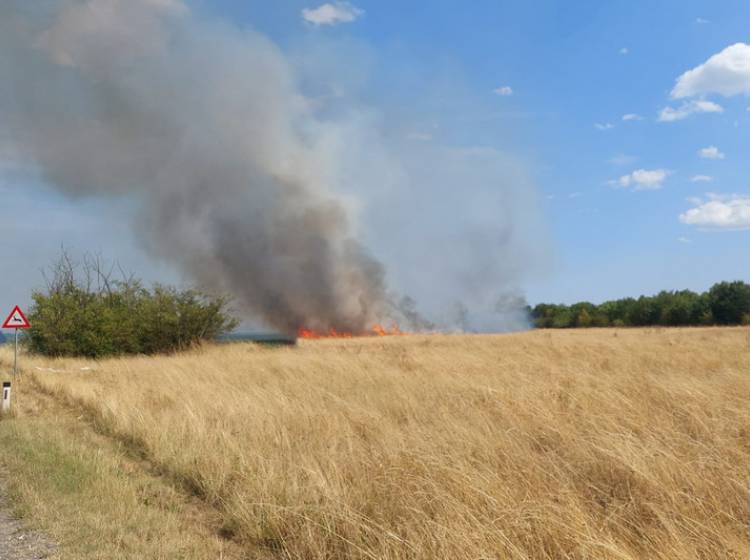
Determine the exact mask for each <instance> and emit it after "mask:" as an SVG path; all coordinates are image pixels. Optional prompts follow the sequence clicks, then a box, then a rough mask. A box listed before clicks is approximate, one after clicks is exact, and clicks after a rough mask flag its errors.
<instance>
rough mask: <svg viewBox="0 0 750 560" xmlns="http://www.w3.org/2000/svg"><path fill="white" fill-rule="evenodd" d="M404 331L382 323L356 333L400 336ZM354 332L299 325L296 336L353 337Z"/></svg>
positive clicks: (314, 337)
mask: <svg viewBox="0 0 750 560" xmlns="http://www.w3.org/2000/svg"><path fill="white" fill-rule="evenodd" d="M404 334H405V333H404V332H402V331H401V329H399V328H398V325H397V324H396V323H393V324H392V325H391V327H390V328H385V327H384V326H383V325H375V326H374V327H372V331H371V332H370V333H369V334H363V335H357V336H401V335H404ZM354 336H355V335H354V334H352V333H346V332H338V331H337V330H336V329H330V330H329V331H328V332H320V331H314V330H311V329H306V328H304V327H300V328H299V330H297V337H299V338H305V339H308V340H313V339H320V338H354Z"/></svg>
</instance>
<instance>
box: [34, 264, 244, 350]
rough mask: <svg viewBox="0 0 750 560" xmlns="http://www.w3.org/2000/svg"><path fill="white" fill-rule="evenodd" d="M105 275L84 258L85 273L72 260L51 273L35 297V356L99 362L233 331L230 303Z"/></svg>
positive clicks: (181, 346)
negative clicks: (44, 285) (97, 359)
mask: <svg viewBox="0 0 750 560" xmlns="http://www.w3.org/2000/svg"><path fill="white" fill-rule="evenodd" d="M113 270H114V267H110V269H109V271H106V270H105V269H104V266H103V263H102V261H101V260H100V259H98V258H96V259H91V258H89V257H86V258H85V259H84V263H83V265H81V266H77V265H75V264H74V263H73V262H72V261H71V259H70V258H69V257H68V255H67V254H63V255H62V257H61V258H60V260H59V261H58V262H57V263H56V264H55V265H53V267H52V268H51V275H50V277H49V278H48V279H47V288H46V290H45V291H35V292H34V293H33V294H32V299H33V302H34V303H33V305H32V308H31V310H30V313H29V321H30V322H31V329H29V331H28V333H27V345H28V348H29V350H30V351H31V352H35V353H39V354H45V355H48V356H86V357H90V358H99V357H103V356H112V355H122V354H155V353H158V352H172V351H176V350H182V349H185V348H188V347H190V346H192V345H194V344H196V343H197V342H200V341H203V340H211V339H215V338H216V337H217V336H219V335H221V334H223V333H225V332H228V331H230V330H232V329H234V328H235V327H236V326H237V321H236V320H235V319H233V318H231V317H230V316H229V315H228V314H227V311H226V307H227V303H228V300H227V299H226V298H225V297H213V296H208V295H206V294H203V293H201V292H199V291H196V290H177V289H176V288H172V287H166V286H160V285H156V286H154V287H153V288H152V289H147V288H145V287H144V286H143V285H142V283H141V282H140V281H139V280H136V279H134V278H133V277H132V276H127V275H125V274H121V276H122V278H121V279H119V280H114V279H113V278H112V276H113V274H112V273H113Z"/></svg>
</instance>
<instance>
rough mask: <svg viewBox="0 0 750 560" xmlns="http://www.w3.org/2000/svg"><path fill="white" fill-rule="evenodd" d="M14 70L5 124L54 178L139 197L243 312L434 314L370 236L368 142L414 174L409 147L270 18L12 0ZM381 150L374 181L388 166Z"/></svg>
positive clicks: (8, 67) (10, 67)
mask: <svg viewBox="0 0 750 560" xmlns="http://www.w3.org/2000/svg"><path fill="white" fill-rule="evenodd" d="M0 84H2V85H1V86H0V87H1V88H2V90H0V125H2V126H3V127H5V128H6V130H8V131H10V136H11V138H12V141H13V143H14V149H15V150H17V151H18V153H20V154H22V157H23V158H25V159H29V160H31V161H33V162H34V163H35V165H36V166H37V167H38V169H39V170H40V172H41V174H42V176H43V177H44V179H45V181H46V182H47V183H49V184H50V185H54V186H55V187H56V188H58V189H60V190H61V191H62V192H64V193H65V194H67V195H69V196H71V197H90V196H94V197H102V196H104V197H109V198H110V199H112V200H113V204H120V203H121V204H123V205H126V204H132V203H133V202H134V203H135V205H136V212H135V215H136V217H135V218H134V228H135V231H136V232H137V236H138V238H139V239H140V240H141V241H142V243H143V244H144V246H145V247H146V249H147V250H148V251H149V253H150V254H151V255H153V256H155V257H157V258H160V259H164V260H167V261H169V262H172V263H174V264H175V265H176V266H177V267H178V268H179V269H180V270H181V271H182V272H183V273H184V274H186V275H187V276H188V277H189V278H190V279H192V281H193V282H195V283H197V284H198V285H200V286H202V287H205V288H208V289H211V290H215V291H220V292H227V293H229V294H231V295H232V296H234V298H235V301H236V304H237V305H238V306H239V308H240V311H241V312H242V313H243V315H245V316H247V317H258V318H261V319H262V320H263V321H264V322H265V323H267V324H268V325H270V326H273V327H275V328H277V329H280V330H283V331H286V332H292V331H294V330H296V329H297V328H299V327H302V326H304V327H306V328H309V329H315V330H328V329H330V328H335V329H336V330H340V331H349V332H364V331H367V330H369V328H370V327H371V326H372V325H373V324H375V323H379V322H388V321H389V320H391V319H393V320H397V321H399V320H400V321H403V320H404V319H405V318H406V319H407V320H408V319H409V318H411V319H412V320H413V321H417V322H418V321H419V320H420V319H419V314H417V313H416V312H415V310H414V309H413V307H409V308H408V309H400V305H399V304H398V303H397V302H398V301H399V298H397V296H395V295H394V294H393V293H392V291H391V290H389V288H388V287H387V284H386V275H385V267H384V266H383V265H382V264H381V263H380V262H379V261H378V260H377V259H375V258H374V257H373V256H372V255H371V253H370V252H369V251H368V250H367V248H366V247H365V246H364V244H363V243H362V242H361V241H360V239H362V235H360V227H359V220H358V219H356V216H357V211H358V210H359V209H360V208H361V206H358V204H357V202H356V201H357V200H365V199H367V198H369V197H368V196H365V195H362V189H365V188H367V185H366V184H365V185H359V186H357V187H352V186H351V185H348V184H347V182H348V181H351V180H352V178H353V177H357V173H351V168H352V165H354V164H355V163H356V162H364V161H365V160H367V158H368V155H372V157H381V158H382V163H384V165H383V167H387V168H388V171H387V173H390V176H391V177H394V176H401V175H400V172H399V170H398V168H399V162H398V158H395V157H394V156H393V155H392V153H391V152H389V150H388V149H386V148H384V147H382V146H380V145H379V142H381V140H377V139H376V140H372V139H371V138H374V137H376V136H377V134H375V133H372V134H370V133H369V132H368V128H367V127H368V124H367V123H363V122H360V121H357V120H356V119H352V118H349V117H346V116H339V117H328V116H326V117H324V116H321V115H320V114H319V111H318V107H317V104H316V101H315V100H313V99H310V98H309V97H306V96H305V95H303V93H302V91H301V89H300V86H299V79H298V76H297V75H296V70H295V67H294V65H293V64H292V63H291V62H290V60H289V57H288V56H287V55H285V54H284V53H283V52H282V51H281V50H280V49H279V48H278V47H277V46H276V45H275V44H273V43H272V42H271V41H270V40H269V39H267V38H266V37H264V36H263V35H261V34H259V33H257V32H254V31H252V30H247V29H243V30H239V29H237V28H234V27H231V26H229V25H225V24H222V23H221V22H217V21H213V22H208V21H206V20H205V19H202V18H199V17H197V16H196V15H194V14H193V13H192V12H191V10H190V9H189V8H188V7H187V6H186V5H185V4H183V3H182V2H181V0H85V1H84V0H62V1H46V0H44V1H41V2H33V3H31V2H26V1H23V0H5V1H4V2H3V3H2V5H1V6H0ZM363 130H364V131H365V132H363ZM350 137H351V138H352V139H353V140H352V142H351V143H350V142H349V138H350ZM363 138H367V139H365V140H363ZM355 140H356V141H355ZM368 143H369V144H368ZM363 144H365V145H366V146H365V147H363ZM352 146H355V147H356V148H353V147H352ZM360 148H362V149H360ZM365 148H366V149H365ZM354 149H357V150H359V151H358V153H357V154H356V155H354V156H353V157H350V156H351V154H347V151H352V150H354ZM365 151H366V152H367V153H366V154H365V153H363V152H365ZM378 154H379V155H378ZM369 165H370V166H371V167H368V169H370V170H371V171H372V172H373V174H378V173H379V175H378V177H375V178H372V183H373V185H375V186H373V188H374V189H377V188H378V185H377V183H378V181H380V182H382V184H383V185H385V184H388V180H386V179H384V178H383V177H384V175H385V174H386V171H385V170H384V169H380V170H376V169H375V167H376V166H374V165H372V163H370V164H369ZM367 166H368V164H366V163H363V167H367ZM406 168H408V165H407V164H404V169H406ZM402 174H403V175H407V174H408V170H406V171H403V173H402ZM412 179H413V177H412ZM409 182H410V181H408V180H407V181H405V183H409ZM363 183H367V180H363ZM390 184H391V186H392V184H393V182H391V183H390ZM358 189H359V191H358ZM400 192H401V194H400V195H399V196H401V197H405V198H402V199H401V202H403V203H407V204H408V203H411V202H413V201H410V200H409V199H410V195H409V194H408V192H409V191H408V189H407V190H406V191H404V190H403V189H402V191H400ZM411 192H412V195H413V194H414V193H415V192H417V191H411ZM342 193H346V194H347V196H343V195H342ZM353 193H357V196H356V197H354V196H352V195H353ZM404 193H406V194H404ZM508 196H509V197H510V195H508ZM371 202H372V203H373V208H374V210H373V212H375V214H377V208H378V201H377V200H375V201H371ZM393 202H394V203H396V204H397V203H399V197H398V196H394V198H393ZM380 207H381V209H382V208H383V206H382V201H381V206H380ZM413 211H414V209H412V210H410V212H413ZM393 214H394V216H398V211H394V212H393ZM420 220H421V219H420ZM363 221H366V220H363ZM422 221H423V220H422ZM425 223H426V221H425ZM445 226H446V224H443V227H445ZM505 227H506V226H504V229H505ZM421 231H422V232H425V231H426V232H429V231H430V227H429V226H426V228H425V229H422V230H421ZM414 235H415V236H417V238H418V237H419V235H420V233H419V232H416V233H415V234H414ZM386 237H387V236H386ZM395 242H396V243H398V241H397V240H396V241H395ZM502 244H503V246H506V245H509V246H511V245H512V246H513V247H514V249H513V250H514V251H515V250H522V249H519V247H520V245H518V244H517V243H515V242H513V243H509V244H508V243H506V242H505V241H503V242H502ZM386 252H387V251H386ZM503 254H504V255H506V253H505V252H504V253H503ZM494 256H496V255H494ZM506 256H507V255H506ZM454 257H455V258H456V260H457V262H459V261H461V260H462V259H461V257H458V256H455V255H454ZM489 258H493V255H489ZM394 261H398V259H397V258H395V259H394ZM460 264H461V266H463V267H465V266H466V263H465V262H461V263H460ZM411 266H419V265H418V263H411ZM469 266H471V265H469ZM514 266H518V263H517V262H516V263H515V264H513V263H510V268H511V269H512V268H513V267H514ZM501 276H502V275H501ZM510 278H511V280H513V279H515V278H516V276H515V274H511V277H510ZM488 279H489V280H490V281H493V277H491V276H490V277H488ZM506 280H507V278H506ZM499 288H502V289H505V288H506V286H499ZM459 291H460V290H459ZM441 297H442V296H441ZM455 297H456V298H460V297H462V294H456V295H455ZM407 326H408V325H407Z"/></svg>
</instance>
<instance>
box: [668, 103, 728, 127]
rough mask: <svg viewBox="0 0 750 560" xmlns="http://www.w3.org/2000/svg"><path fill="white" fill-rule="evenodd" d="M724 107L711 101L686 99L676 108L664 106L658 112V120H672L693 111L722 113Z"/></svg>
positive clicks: (687, 115) (676, 119) (685, 116)
mask: <svg viewBox="0 0 750 560" xmlns="http://www.w3.org/2000/svg"><path fill="white" fill-rule="evenodd" d="M723 112H724V108H723V107H722V106H721V105H719V104H718V103H714V102H713V101H705V100H698V101H686V102H685V103H683V104H682V105H681V106H680V107H678V108H676V109H675V108H673V107H665V108H664V109H662V110H661V112H660V113H659V119H658V120H659V122H674V121H681V120H682V119H686V118H688V117H689V116H690V115H693V114H695V113H723Z"/></svg>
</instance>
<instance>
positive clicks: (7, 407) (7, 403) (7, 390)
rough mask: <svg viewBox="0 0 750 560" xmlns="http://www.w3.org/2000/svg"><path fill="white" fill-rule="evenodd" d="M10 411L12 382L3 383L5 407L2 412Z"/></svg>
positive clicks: (3, 406)
mask: <svg viewBox="0 0 750 560" xmlns="http://www.w3.org/2000/svg"><path fill="white" fill-rule="evenodd" d="M9 410H10V381H3V405H2V411H3V412H8V411H9Z"/></svg>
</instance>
